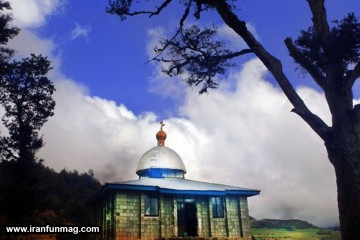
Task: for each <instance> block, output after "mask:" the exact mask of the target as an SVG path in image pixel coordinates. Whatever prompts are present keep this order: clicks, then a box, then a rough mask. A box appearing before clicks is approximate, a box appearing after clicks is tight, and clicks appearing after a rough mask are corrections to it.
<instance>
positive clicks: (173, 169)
mask: <svg viewBox="0 0 360 240" xmlns="http://www.w3.org/2000/svg"><path fill="white" fill-rule="evenodd" d="M156 169H157V170H161V171H167V173H171V175H173V174H175V175H176V176H177V174H176V173H180V174H182V176H183V174H184V173H186V169H185V165H184V163H183V161H182V160H181V158H180V156H179V155H178V154H177V153H176V152H175V151H174V150H172V149H171V148H168V147H165V146H156V147H153V148H151V149H150V150H148V151H147V152H145V153H144V154H143V155H142V157H141V158H140V160H139V162H138V165H137V168H136V174H138V175H139V176H140V177H141V176H146V175H148V172H149V171H151V170H156ZM175 175H174V177H176V176H175ZM163 177H164V176H163Z"/></svg>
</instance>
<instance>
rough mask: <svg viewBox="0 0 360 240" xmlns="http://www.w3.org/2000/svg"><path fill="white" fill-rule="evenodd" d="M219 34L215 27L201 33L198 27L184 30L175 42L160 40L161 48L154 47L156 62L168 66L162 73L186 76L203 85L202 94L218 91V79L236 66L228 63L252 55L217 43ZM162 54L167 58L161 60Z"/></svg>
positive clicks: (191, 82)
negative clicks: (219, 75) (246, 54)
mask: <svg viewBox="0 0 360 240" xmlns="http://www.w3.org/2000/svg"><path fill="white" fill-rule="evenodd" d="M216 32H217V31H216V29H215V28H205V29H203V30H202V29H200V28H199V27H198V26H196V25H193V26H190V27H188V28H184V29H183V30H182V31H180V32H179V34H178V35H177V36H176V37H175V38H174V39H171V40H168V39H166V40H162V41H160V47H156V48H155V53H156V54H157V57H155V58H154V60H156V61H160V62H165V63H168V65H169V66H168V67H167V68H164V69H163V72H164V73H165V74H167V75H169V76H170V77H172V76H178V75H182V74H184V73H185V74H184V75H185V76H186V77H185V81H186V82H187V83H188V84H189V85H190V86H193V85H195V86H198V85H199V84H200V83H202V87H201V90H200V93H204V92H207V89H208V88H216V87H217V86H218V83H217V82H216V80H215V76H216V75H217V74H224V73H225V71H226V69H227V68H229V67H231V66H233V65H234V64H232V63H230V62H229V61H228V60H229V59H232V58H234V57H236V56H239V55H241V54H245V53H249V52H251V51H250V50H244V51H242V52H231V51H230V50H228V49H226V48H225V45H224V43H223V42H222V41H219V40H214V38H215V36H216ZM162 54H163V55H166V56H168V58H166V57H165V58H160V57H159V56H160V55H162Z"/></svg>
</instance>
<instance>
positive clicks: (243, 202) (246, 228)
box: [93, 191, 251, 240]
mask: <svg viewBox="0 0 360 240" xmlns="http://www.w3.org/2000/svg"><path fill="white" fill-rule="evenodd" d="M145 195H146V192H144V191H114V192H112V193H108V194H107V195H106V196H104V198H101V199H98V200H97V202H96V203H94V204H93V209H94V211H93V213H94V214H93V223H94V224H96V225H101V226H102V234H101V235H97V236H93V237H94V239H96V240H97V239H106V240H112V239H114V240H135V239H136V240H155V239H172V238H176V237H183V236H179V229H178V209H177V205H178V202H184V201H185V202H186V201H192V202H193V203H194V204H195V206H196V218H197V227H196V228H197V229H196V234H197V237H198V238H203V239H215V238H218V239H245V240H250V239H251V236H250V225H249V217H248V216H249V215H248V206H247V198H246V197H244V196H233V195H229V196H224V197H223V199H224V201H223V203H224V204H223V205H224V217H218V218H214V217H213V206H212V203H211V197H212V196H211V195H204V196H201V195H198V196H194V195H189V196H186V195H185V196H184V195H182V196H177V195H172V194H159V195H158V196H159V198H158V199H159V203H158V205H159V214H158V216H145V208H144V198H145ZM184 199H185V200H184Z"/></svg>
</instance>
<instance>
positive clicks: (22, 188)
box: [0, 55, 55, 224]
mask: <svg viewBox="0 0 360 240" xmlns="http://www.w3.org/2000/svg"><path fill="white" fill-rule="evenodd" d="M49 70H50V62H49V61H48V60H47V59H46V58H44V57H42V56H41V55H40V56H35V55H31V57H30V58H25V59H22V60H20V61H13V62H11V63H4V64H3V68H2V72H3V74H2V77H1V79H0V104H1V106H2V107H4V109H5V114H4V116H3V118H2V122H3V124H4V125H5V127H6V128H7V129H8V133H7V135H2V136H0V142H1V146H0V160H1V162H2V163H1V167H2V171H3V174H4V175H3V180H4V182H6V184H5V185H4V186H3V188H2V189H3V190H4V192H3V193H4V196H3V201H4V204H5V205H6V206H7V208H6V209H5V210H6V212H5V214H6V215H7V216H8V217H9V221H10V222H11V223H23V224H28V223H29V222H31V221H32V219H33V217H32V212H33V211H34V210H35V209H36V208H37V203H38V201H39V196H38V195H37V186H38V184H39V182H40V178H39V174H38V173H39V169H41V167H42V165H41V161H38V160H37V158H36V155H35V154H36V152H37V151H38V150H39V149H40V148H41V147H42V146H43V140H42V136H39V133H38V131H39V130H40V128H41V127H42V126H43V124H44V123H45V122H46V121H47V119H48V117H50V116H52V115H53V109H54V107H55V101H54V100H53V99H52V94H53V92H54V91H55V88H54V85H53V84H52V82H51V81H50V80H49V79H48V78H47V77H46V74H47V72H48V71H49ZM24 199H26V201H24Z"/></svg>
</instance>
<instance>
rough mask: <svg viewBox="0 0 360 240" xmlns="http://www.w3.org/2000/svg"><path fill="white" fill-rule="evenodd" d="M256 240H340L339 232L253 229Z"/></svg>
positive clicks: (317, 229)
mask: <svg viewBox="0 0 360 240" xmlns="http://www.w3.org/2000/svg"><path fill="white" fill-rule="evenodd" d="M251 234H252V236H253V237H254V238H255V239H256V240H275V239H276V240H293V239H294V240H340V234H339V232H336V231H332V230H324V229H319V228H306V229H292V230H288V229H283V228H251Z"/></svg>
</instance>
